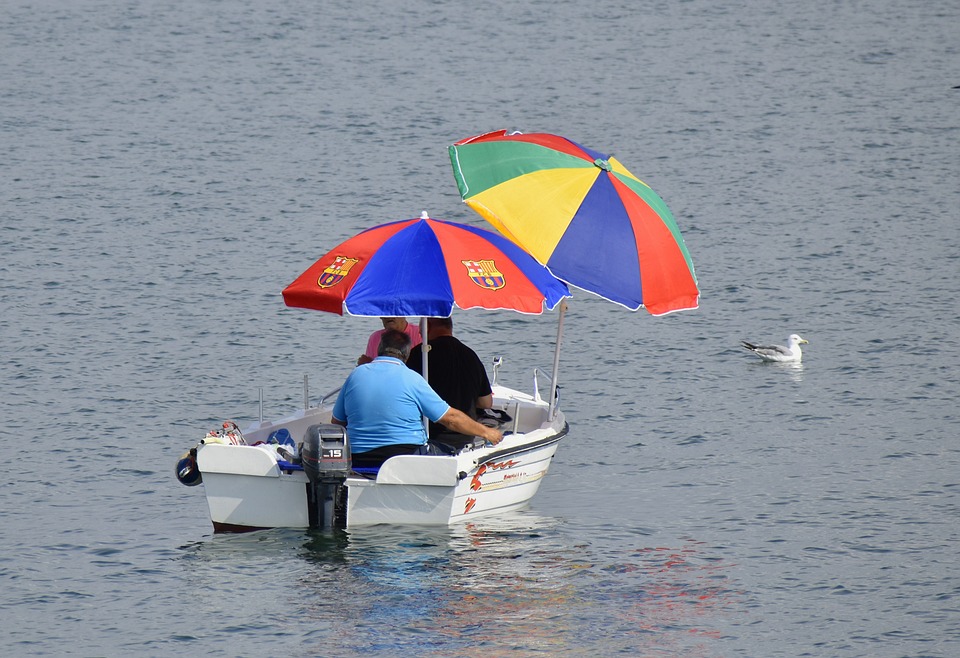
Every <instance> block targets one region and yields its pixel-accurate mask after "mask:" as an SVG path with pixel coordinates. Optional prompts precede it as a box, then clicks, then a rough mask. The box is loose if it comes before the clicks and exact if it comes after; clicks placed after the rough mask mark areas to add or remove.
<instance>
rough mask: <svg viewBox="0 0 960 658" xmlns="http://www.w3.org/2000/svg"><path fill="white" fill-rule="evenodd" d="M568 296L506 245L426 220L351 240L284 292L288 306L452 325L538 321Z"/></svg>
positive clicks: (503, 241)
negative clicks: (465, 314) (524, 317)
mask: <svg viewBox="0 0 960 658" xmlns="http://www.w3.org/2000/svg"><path fill="white" fill-rule="evenodd" d="M569 296H570V292H569V290H568V288H567V286H566V285H565V284H564V283H563V282H562V281H559V280H557V279H556V278H555V277H554V276H553V275H551V274H550V273H549V272H548V271H547V270H546V268H544V267H543V266H542V265H540V264H539V263H537V262H536V260H534V259H533V258H532V257H531V256H530V255H529V254H528V253H526V252H525V251H523V250H522V249H520V248H519V247H518V246H517V245H515V244H513V243H512V242H510V241H509V240H507V239H505V238H503V237H502V236H500V235H497V234H496V233H493V232H491V231H485V230H483V229H479V228H476V227H472V226H466V225H463V224H455V223H453V222H445V221H442V220H438V219H430V218H429V217H427V216H426V213H424V216H422V217H420V218H419V219H407V220H402V221H398V222H391V223H389V224H383V225H380V226H375V227H373V228H370V229H367V230H366V231H363V232H362V233H359V234H358V235H356V236H354V237H352V238H350V239H348V240H346V241H345V242H343V243H341V244H339V245H337V246H336V247H335V248H333V249H332V250H330V251H329V252H328V253H327V254H325V255H324V256H323V257H321V258H320V259H319V260H317V261H316V262H315V263H314V264H313V265H311V266H310V267H309V268H308V269H307V270H306V271H305V272H304V273H303V274H301V275H300V276H299V277H297V279H296V280H295V281H294V282H293V283H291V284H290V285H289V286H287V288H286V289H285V290H284V291H283V300H284V303H286V305H287V306H294V307H300V308H310V309H315V310H318V311H326V312H328V313H337V314H340V315H342V314H343V312H344V311H346V312H347V313H349V314H350V315H359V316H380V317H388V316H389V317H404V316H423V317H448V316H450V315H451V314H452V312H453V307H454V306H456V307H458V308H461V309H470V308H485V309H510V310H514V311H519V312H521V313H532V314H537V313H541V312H542V311H543V309H544V307H546V308H547V309H552V308H554V307H555V306H556V305H557V304H558V303H559V302H560V301H561V300H562V299H563V298H564V297H569Z"/></svg>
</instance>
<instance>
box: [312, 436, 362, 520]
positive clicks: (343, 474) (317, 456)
mask: <svg viewBox="0 0 960 658" xmlns="http://www.w3.org/2000/svg"><path fill="white" fill-rule="evenodd" d="M300 458H301V463H302V465H303V470H304V472H305V473H306V474H307V478H308V479H309V480H310V482H309V484H307V506H308V509H309V514H310V527H311V528H335V527H336V528H343V527H346V525H347V488H346V487H345V486H344V482H345V481H346V479H347V476H348V475H349V474H350V441H349V439H348V438H347V430H346V428H344V427H342V426H340V425H330V424H323V425H311V426H310V427H309V428H308V429H307V436H306V438H305V439H304V442H303V447H302V448H301V450H300Z"/></svg>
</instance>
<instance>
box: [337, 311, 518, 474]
mask: <svg viewBox="0 0 960 658" xmlns="http://www.w3.org/2000/svg"><path fill="white" fill-rule="evenodd" d="M377 354H378V356H377V358H376V359H374V360H373V361H372V362H371V363H368V364H365V365H361V366H358V367H357V368H356V369H355V370H354V371H353V372H352V373H350V376H349V377H347V380H346V381H345V382H344V383H343V386H342V387H341V388H340V395H339V396H338V397H337V401H336V403H335V404H334V406H333V418H332V420H333V422H334V423H336V424H338V425H343V426H344V427H346V428H347V433H348V435H349V436H350V449H351V453H352V458H353V463H354V465H356V466H379V465H380V464H382V463H383V461H384V460H386V459H389V458H390V457H393V456H394V455H411V454H421V455H428V454H442V453H440V452H439V451H436V450H435V449H434V448H433V446H432V445H428V444H427V435H426V432H424V430H423V416H426V417H427V418H429V419H430V420H432V421H433V422H435V423H437V422H438V423H440V424H441V425H443V426H444V427H447V428H448V429H450V430H452V431H454V432H460V433H461V434H470V435H474V436H479V437H481V438H483V439H486V440H487V441H490V442H491V443H494V444H496V443H499V442H500V441H501V440H502V439H503V434H502V432H500V431H499V430H496V429H493V428H490V427H486V426H484V425H481V424H480V423H478V422H477V421H475V420H473V419H472V418H470V417H469V416H467V415H466V414H465V413H463V412H462V411H460V410H459V409H455V408H453V407H451V406H450V405H448V404H447V403H446V402H444V401H443V399H442V398H441V397H440V396H439V395H437V394H436V392H434V390H433V389H432V388H430V385H429V384H427V382H426V381H425V380H424V379H423V377H422V376H420V375H419V374H417V373H416V372H414V371H413V370H410V369H409V368H407V367H406V361H407V358H408V357H409V356H410V337H409V336H408V335H407V334H405V333H403V332H402V331H396V330H388V331H385V332H384V333H383V335H382V336H381V337H380V345H379V347H378V349H377Z"/></svg>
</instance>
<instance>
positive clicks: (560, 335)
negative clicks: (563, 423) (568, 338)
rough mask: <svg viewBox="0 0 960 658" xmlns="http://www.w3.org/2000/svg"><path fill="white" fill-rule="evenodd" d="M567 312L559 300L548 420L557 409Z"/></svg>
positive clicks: (565, 306)
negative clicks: (558, 375) (561, 354)
mask: <svg viewBox="0 0 960 658" xmlns="http://www.w3.org/2000/svg"><path fill="white" fill-rule="evenodd" d="M566 312H567V303H566V302H564V301H561V302H560V317H559V320H557V346H556V348H555V349H554V352H553V377H552V378H551V380H550V415H549V418H550V420H553V416H554V414H555V413H556V411H557V374H558V372H559V370H560V344H561V343H562V342H563V316H564V315H565V314H566Z"/></svg>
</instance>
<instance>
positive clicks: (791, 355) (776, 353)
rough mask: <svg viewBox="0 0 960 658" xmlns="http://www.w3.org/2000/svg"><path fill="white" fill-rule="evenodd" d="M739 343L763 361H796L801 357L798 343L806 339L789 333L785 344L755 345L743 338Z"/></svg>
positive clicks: (804, 342) (803, 342) (802, 342)
mask: <svg viewBox="0 0 960 658" xmlns="http://www.w3.org/2000/svg"><path fill="white" fill-rule="evenodd" d="M740 342H741V344H742V345H743V346H744V347H745V348H746V349H748V350H750V351H751V352H753V353H754V354H756V355H757V356H759V357H760V358H761V359H763V360H764V361H776V362H777V363H798V362H799V361H800V359H802V358H803V353H802V352H801V351H800V345H801V344H806V343H807V341H806V340H805V339H803V338H801V337H800V336H798V335H797V334H790V337H789V338H787V346H786V347H784V346H782V345H755V344H753V343H748V342H747V341H745V340H743V341H740Z"/></svg>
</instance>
